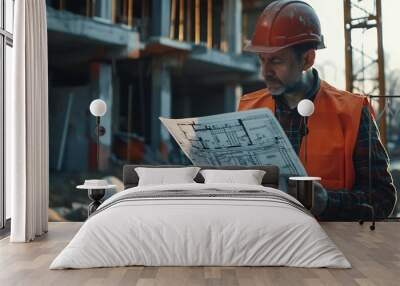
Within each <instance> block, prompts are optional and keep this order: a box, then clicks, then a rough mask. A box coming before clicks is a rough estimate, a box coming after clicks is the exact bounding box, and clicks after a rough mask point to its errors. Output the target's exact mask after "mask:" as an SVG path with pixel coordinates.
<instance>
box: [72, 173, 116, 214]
mask: <svg viewBox="0 0 400 286" xmlns="http://www.w3.org/2000/svg"><path fill="white" fill-rule="evenodd" d="M76 188H77V189H80V190H82V189H83V190H87V191H88V197H89V199H91V201H92V202H91V203H90V204H89V206H88V217H89V216H90V215H91V214H92V213H94V212H95V211H96V210H97V208H98V207H99V206H100V205H101V203H102V202H101V200H102V199H103V198H104V195H105V193H106V190H107V189H113V188H115V185H109V184H108V183H107V181H106V180H85V183H84V184H83V185H79V186H77V187H76Z"/></svg>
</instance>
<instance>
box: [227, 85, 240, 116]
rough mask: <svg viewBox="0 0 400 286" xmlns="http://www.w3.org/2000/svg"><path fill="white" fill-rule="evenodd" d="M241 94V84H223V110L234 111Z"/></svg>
mask: <svg viewBox="0 0 400 286" xmlns="http://www.w3.org/2000/svg"><path fill="white" fill-rule="evenodd" d="M241 95H242V86H241V85H238V84H227V85H225V94H224V112H233V111H236V110H237V106H238V104H239V100H240V96H241Z"/></svg>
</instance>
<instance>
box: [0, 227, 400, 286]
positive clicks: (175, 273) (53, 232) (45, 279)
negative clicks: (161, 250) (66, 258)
mask: <svg viewBox="0 0 400 286" xmlns="http://www.w3.org/2000/svg"><path fill="white" fill-rule="evenodd" d="M80 226H81V223H69V222H58V223H50V225H49V233H47V234H46V235H44V236H43V237H41V238H39V239H37V240H35V241H34V242H32V243H26V244H25V243H9V239H8V238H4V239H2V240H0V285H2V286H8V285H10V286H11V285H12V286H14V285H32V286H34V285H40V286H42V285H52V286H53V285H66V286H75V285H85V286H89V285H96V286H97V285H136V286H180V285H194V286H216V285H227V286H266V285H290V286H291V285H304V286H314V285H315V286H319V285H346V286H347V285H349V286H352V285H354V286H357V285H361V286H364V285H366V286H369V285H374V286H380V285H384V286H390V285H400V282H399V280H398V273H400V231H399V230H400V227H399V226H400V224H399V223H397V222H382V223H377V228H376V230H375V231H370V230H369V228H368V224H366V225H363V226H360V225H358V224H357V223H322V227H323V228H324V229H325V231H326V232H327V233H328V235H329V236H330V238H331V239H332V240H333V241H334V242H335V243H336V244H337V245H338V247H339V248H340V249H341V250H342V251H343V252H344V254H345V255H346V257H347V258H348V259H349V261H350V262H351V264H352V266H353V268H352V269H346V270H344V269H307V268H290V267H143V266H137V267H117V268H100V269H85V270H57V271H50V270H49V269H48V267H49V265H50V263H51V262H52V260H53V259H54V258H55V256H56V255H57V254H58V253H59V252H60V251H61V250H62V249H63V248H64V247H65V246H66V244H67V243H68V242H69V241H70V240H71V238H72V237H73V236H74V234H75V233H76V232H77V231H78V229H79V228H80Z"/></svg>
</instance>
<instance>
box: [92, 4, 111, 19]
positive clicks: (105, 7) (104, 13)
mask: <svg viewBox="0 0 400 286" xmlns="http://www.w3.org/2000/svg"><path fill="white" fill-rule="evenodd" d="M95 15H96V16H99V17H101V18H103V19H106V20H108V21H112V1H111V0H96V11H95Z"/></svg>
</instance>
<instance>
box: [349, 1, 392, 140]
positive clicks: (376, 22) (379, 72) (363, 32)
mask: <svg viewBox="0 0 400 286" xmlns="http://www.w3.org/2000/svg"><path fill="white" fill-rule="evenodd" d="M343 1H344V2H343V4H344V5H343V7H344V32H345V56H346V59H345V62H346V90H348V91H350V92H355V93H360V94H364V95H367V96H369V97H370V98H371V99H377V103H378V110H379V111H378V119H379V118H381V120H378V121H379V130H380V133H381V139H382V142H383V144H384V145H385V146H386V145H387V134H386V111H385V102H386V98H387V97H388V96H387V95H386V87H385V62H384V53H383V39H382V5H381V0H343ZM371 39H374V40H375V43H376V44H375V45H373V42H372V41H371ZM366 40H368V46H366V45H365V42H366ZM373 49H374V50H373Z"/></svg>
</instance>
